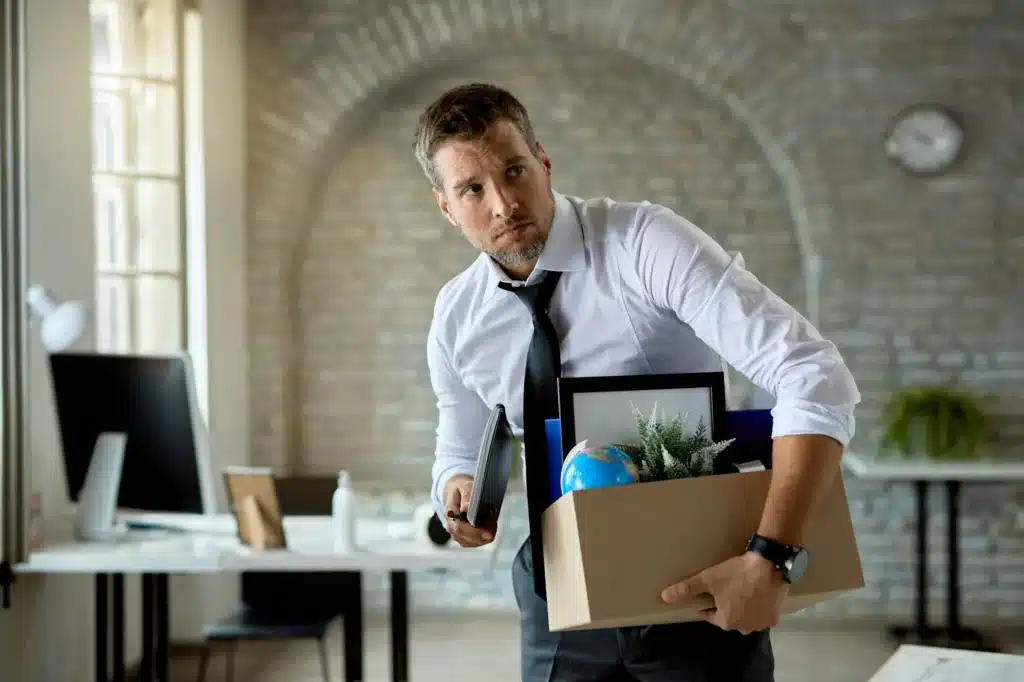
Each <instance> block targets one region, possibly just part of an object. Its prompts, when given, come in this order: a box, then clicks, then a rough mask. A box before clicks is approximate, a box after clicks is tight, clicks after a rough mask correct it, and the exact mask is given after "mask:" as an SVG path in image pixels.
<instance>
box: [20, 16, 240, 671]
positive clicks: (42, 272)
mask: <svg viewBox="0 0 1024 682" xmlns="http://www.w3.org/2000/svg"><path fill="white" fill-rule="evenodd" d="M26 4H27V5H28V13H27V17H26V20H27V24H28V26H27V28H28V36H27V38H28V40H27V42H28V65H27V68H28V78H27V97H28V109H29V110H28V116H27V118H28V140H27V159H28V187H27V207H28V213H29V215H28V221H29V279H30V281H32V282H38V283H41V284H45V285H46V286H48V287H50V288H51V289H53V290H54V291H55V292H56V293H58V294H59V295H61V296H64V297H73V298H77V299H80V300H84V301H87V302H88V303H89V304H90V305H91V304H92V302H93V300H94V299H93V262H92V260H91V259H90V258H88V257H84V256H87V255H91V254H93V253H94V248H93V236H92V235H93V229H92V191H91V187H90V181H89V170H90V157H91V137H90V107H89V99H90V93H89V53H90V50H89V48H90V45H89V18H88V3H86V2H84V1H83V2H66V1H65V0H31V2H28V3H26ZM203 20H204V31H203V35H204V41H203V42H204V44H203V50H204V56H205V59H204V61H205V67H204V68H205V78H206V83H205V86H204V99H205V113H204V127H205V130H206V144H207V150H208V151H207V156H206V159H205V168H206V175H207V186H206V191H205V194H206V197H207V204H206V220H205V223H206V231H207V234H208V237H209V246H208V249H207V254H206V257H207V261H208V265H209V279H208V283H207V287H208V296H209V301H208V311H207V312H208V320H207V326H208V329H209V334H210V346H209V360H210V364H209V368H208V371H209V376H210V407H211V422H212V423H211V437H212V447H213V452H214V457H215V465H216V467H217V468H219V467H220V466H222V465H223V464H227V463H245V462H247V461H248V445H247V441H248V423H247V415H246V410H245V406H247V405H248V385H247V360H246V358H247V353H246V335H245V325H246V323H245V315H246V311H245V300H246V296H245V268H244V262H245V240H244V230H245V215H244V206H245V196H244V195H245V147H244V128H245V116H244V83H245V78H244V75H245V72H244V43H243V36H244V14H243V2H242V0H219V1H218V2H209V3H204V10H203ZM93 338H94V336H93V332H92V330H91V329H90V332H89V334H88V335H87V338H86V339H84V340H83V341H82V342H81V343H80V344H79V347H80V348H89V347H92V346H93ZM30 339H31V340H33V341H34V337H30ZM28 364H29V375H28V381H29V387H30V394H31V395H30V401H29V405H28V409H27V413H28V419H29V424H28V457H29V469H30V474H29V481H28V490H29V491H30V492H32V491H39V492H41V493H42V495H43V507H44V513H45V514H46V515H47V516H52V515H55V514H63V513H66V512H68V511H69V509H70V506H69V505H68V503H67V501H66V500H67V496H66V492H65V489H64V478H63V469H62V465H61V461H60V458H59V457H58V451H57V437H56V426H55V422H54V417H53V412H52V408H51V395H50V391H49V381H48V376H47V373H46V366H45V358H44V357H43V355H42V353H41V352H40V350H39V348H38V344H33V345H32V347H31V348H30V352H29V357H28ZM220 497H221V498H223V495H221V496H220ZM127 584H128V587H129V589H128V594H127V595H126V614H125V615H126V622H125V625H126V649H127V650H126V655H127V656H128V658H129V660H137V659H138V656H139V646H138V644H139V633H138V622H139V615H138V612H139V608H138V603H139V602H138V578H136V577H131V578H129V580H128V581H127ZM234 586H235V581H234V580H233V579H232V578H231V577H224V578H220V577H216V578H214V577H211V578H201V579H179V578H175V579H173V580H172V622H171V635H172V637H174V638H176V639H177V638H183V639H188V638H193V637H195V636H196V634H197V633H198V630H199V628H200V627H201V624H202V623H203V622H205V621H206V620H208V619H210V618H213V617H215V616H217V615H220V614H221V613H222V612H223V611H225V610H226V609H228V608H230V607H231V606H232V605H233V603H234V599H235V597H236V594H235V591H234ZM12 602H13V608H12V609H11V610H10V611H0V680H3V682H36V681H39V682H42V681H45V682H63V681H65V680H67V681H68V682H70V681H71V680H81V679H90V678H91V675H92V667H93V651H92V641H93V628H92V623H93V605H92V580H91V577H87V576H82V577H75V576H59V577H47V578H36V577H31V576H19V578H18V582H17V584H16V585H15V589H14V591H13V593H12Z"/></svg>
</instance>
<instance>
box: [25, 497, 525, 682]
mask: <svg viewBox="0 0 1024 682" xmlns="http://www.w3.org/2000/svg"><path fill="white" fill-rule="evenodd" d="M121 519H122V520H124V521H128V522H130V523H135V524H146V525H149V526H154V527H155V528H148V529H130V530H129V531H128V532H127V533H126V534H125V535H124V536H123V537H121V538H119V539H117V540H112V541H107V542H81V541H77V540H75V539H74V538H73V537H72V535H71V532H70V524H69V523H63V524H60V523H58V524H55V526H56V527H55V528H54V529H53V530H49V531H48V532H47V534H46V537H45V539H44V543H43V546H42V547H41V548H39V549H37V550H35V551H33V552H31V553H30V554H29V556H28V557H27V559H26V561H25V562H23V563H21V564H19V565H17V566H15V572H16V573H23V574H24V573H75V574H82V573H86V574H94V575H95V576H96V633H95V637H96V642H95V644H96V652H97V667H96V679H97V682H101V681H102V682H107V680H108V677H107V641H106V640H107V633H108V632H109V630H110V622H109V619H108V613H107V606H108V589H109V587H108V579H111V580H112V582H113V595H112V596H113V604H114V606H113V609H112V610H113V621H114V623H113V636H114V641H113V650H114V663H113V673H114V679H115V680H118V681H120V680H123V679H124V641H123V638H124V633H123V600H124V593H123V589H124V588H123V578H124V575H125V574H141V575H142V578H143V584H142V588H143V599H142V602H143V603H142V612H143V617H142V627H143V652H144V653H143V658H144V661H143V666H142V673H143V676H144V677H148V676H149V675H152V677H154V678H156V679H159V680H161V682H166V681H167V667H168V662H167V656H168V646H167V645H168V641H167V640H168V636H169V633H168V630H169V628H168V610H169V607H168V602H169V595H168V583H169V581H168V577H169V575H170V574H202V573H240V572H250V571H274V572H277V571H301V572H311V571H351V572H359V573H362V572H365V571H387V572H388V573H389V575H390V580H391V639H392V642H391V644H392V659H391V664H392V665H391V668H392V671H391V672H392V679H393V680H396V681H401V682H406V681H407V680H408V679H409V669H408V668H409V642H408V637H409V630H408V618H409V613H408V572H409V571H414V570H423V569H431V568H445V569H453V570H473V569H487V568H490V567H492V566H493V564H494V561H495V558H496V556H497V551H498V548H499V547H500V545H501V542H502V540H503V539H504V535H505V530H504V525H501V526H499V528H498V533H497V535H496V537H495V541H494V542H492V543H491V544H490V545H487V546H485V547H481V548H476V549H464V548H461V547H458V546H457V545H450V546H447V547H443V548H442V547H436V546H433V545H430V544H429V543H426V542H422V541H419V542H418V541H417V540H416V538H415V536H414V533H413V529H412V524H411V521H410V522H408V523H394V522H384V521H379V520H376V519H360V520H359V522H358V523H357V527H356V541H357V544H358V545H359V547H360V549H359V551H356V552H352V553H338V552H334V551H332V550H331V547H332V543H331V533H330V528H331V527H330V518H329V517H315V516H314V517H309V516H307V517H299V516H295V517H289V516H286V517H284V528H285V535H286V542H287V545H288V547H287V549H279V550H269V551H266V552H254V551H252V550H251V549H250V548H248V547H246V546H244V545H242V544H241V543H240V542H239V540H238V538H237V535H236V524H235V520H234V517H233V516H231V515H229V514H214V515H203V516H198V515H191V514H149V513H147V514H134V515H132V514H122V515H121ZM361 613H362V605H361V601H360V603H359V607H358V609H357V615H356V616H355V618H354V619H352V620H353V621H354V622H350V621H349V620H348V619H346V623H345V628H344V629H345V660H346V672H345V676H346V680H348V681H349V682H358V681H361V680H362V679H363V636H362V635H363V633H362V628H363V623H362V616H361Z"/></svg>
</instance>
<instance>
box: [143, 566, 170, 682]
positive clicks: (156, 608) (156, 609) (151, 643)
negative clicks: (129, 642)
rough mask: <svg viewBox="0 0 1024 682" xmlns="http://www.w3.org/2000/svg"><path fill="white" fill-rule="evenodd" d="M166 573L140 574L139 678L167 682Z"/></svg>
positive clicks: (167, 612) (146, 681) (167, 616)
mask: <svg viewBox="0 0 1024 682" xmlns="http://www.w3.org/2000/svg"><path fill="white" fill-rule="evenodd" d="M168 583H169V579H168V576H167V575H166V574H164V573H156V574H154V573H144V574H143V575H142V662H141V663H140V664H139V679H140V681H141V682H154V681H155V682H168V668H169V665H168V663H169V661H168V636H169V627H168V625H169V615H170V614H169V610H170V609H169V601H170V599H169V596H168V589H169V588H168Z"/></svg>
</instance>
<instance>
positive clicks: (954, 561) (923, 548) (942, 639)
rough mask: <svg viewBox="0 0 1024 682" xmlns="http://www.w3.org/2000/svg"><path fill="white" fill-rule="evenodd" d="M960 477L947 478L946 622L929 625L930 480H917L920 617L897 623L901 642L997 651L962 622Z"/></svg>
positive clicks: (896, 632)
mask: <svg viewBox="0 0 1024 682" xmlns="http://www.w3.org/2000/svg"><path fill="white" fill-rule="evenodd" d="M960 486H961V483H960V481H946V495H947V497H946V504H947V523H948V524H949V527H948V528H947V533H948V534H947V536H946V551H947V555H946V570H947V578H946V625H945V627H933V626H930V625H928V583H927V576H928V484H927V482H926V481H916V482H915V489H916V494H917V597H916V599H917V605H916V606H917V608H916V611H917V617H916V619H915V621H916V622H915V624H914V625H913V626H910V627H905V626H901V627H893V628H890V633H891V634H892V636H893V638H894V639H895V640H896V642H897V643H898V644H922V645H925V646H938V647H947V648H955V649H976V650H982V651H994V650H995V649H994V648H992V647H991V646H990V645H988V644H986V642H985V639H984V637H982V635H981V633H979V632H978V631H976V630H973V629H969V628H963V627H961V625H960Z"/></svg>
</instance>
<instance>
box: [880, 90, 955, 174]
mask: <svg viewBox="0 0 1024 682" xmlns="http://www.w3.org/2000/svg"><path fill="white" fill-rule="evenodd" d="M964 138H965V135H964V129H963V126H962V124H961V122H960V120H959V117H958V116H956V115H955V114H954V113H953V112H952V111H950V110H949V109H947V108H945V107H943V106H941V105H937V104H915V105H913V106H911V107H908V108H906V109H904V110H903V111H901V112H900V113H899V114H897V115H896V117H895V118H894V119H893V121H892V123H891V124H890V125H889V129H888V130H887V131H886V134H885V154H886V156H888V157H889V158H890V159H891V160H892V161H894V162H895V163H896V164H897V165H898V166H900V168H902V169H903V170H905V171H906V172H908V173H911V174H913V175H923V176H929V175H939V174H941V173H944V172H945V171H947V170H949V168H950V167H952V166H953V164H955V163H956V162H957V161H958V160H959V159H960V157H961V156H962V154H963V150H964Z"/></svg>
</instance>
